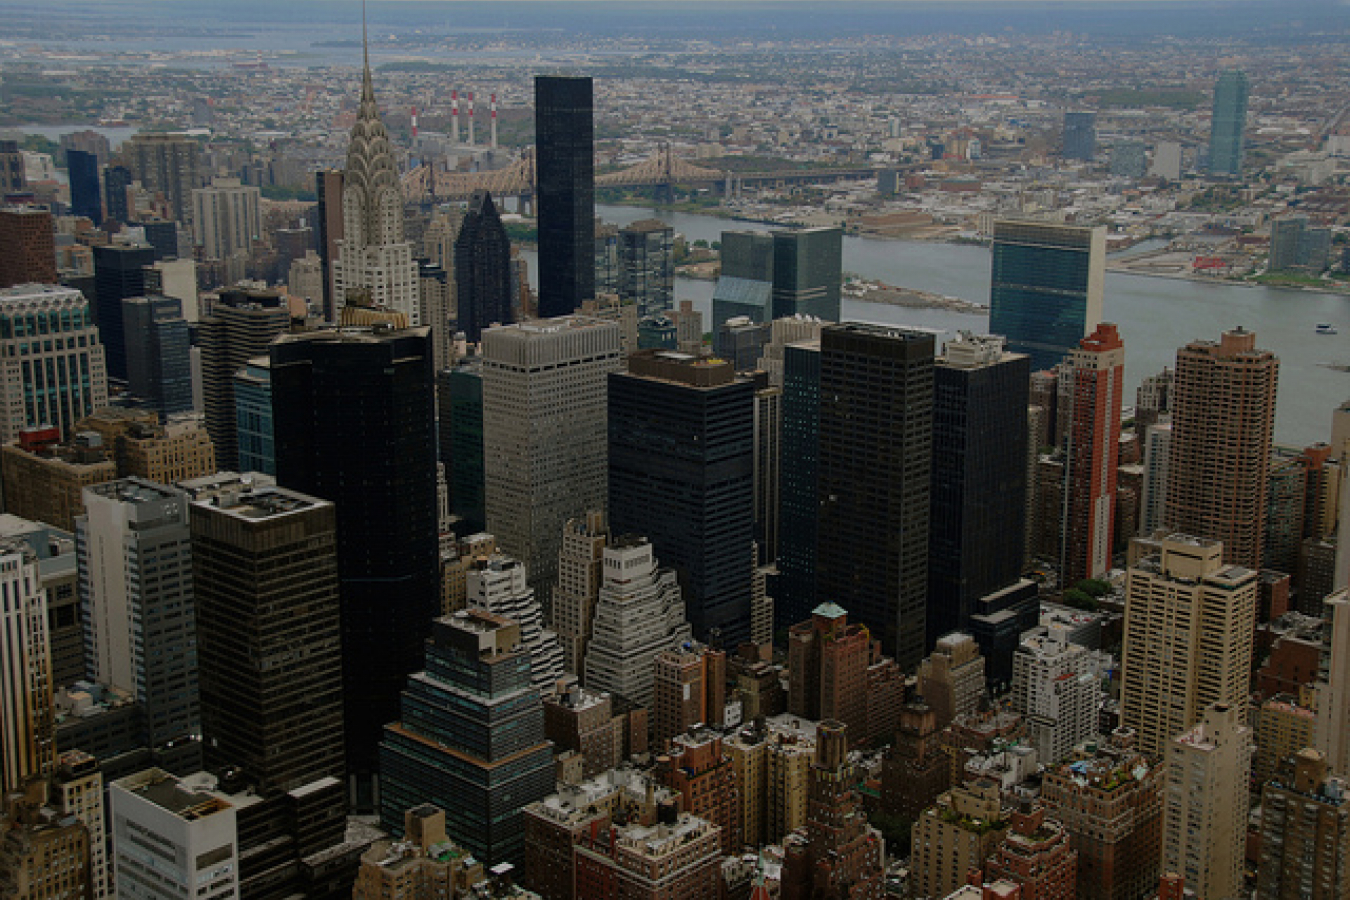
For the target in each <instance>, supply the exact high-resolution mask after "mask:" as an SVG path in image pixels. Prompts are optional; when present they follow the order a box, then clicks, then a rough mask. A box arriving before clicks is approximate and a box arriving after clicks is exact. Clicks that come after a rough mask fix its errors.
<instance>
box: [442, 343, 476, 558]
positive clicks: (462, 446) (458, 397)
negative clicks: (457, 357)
mask: <svg viewBox="0 0 1350 900" xmlns="http://www.w3.org/2000/svg"><path fill="white" fill-rule="evenodd" d="M436 378H437V381H438V385H437V387H438V390H437V395H436V402H437V404H439V411H440V422H439V423H438V427H439V440H440V445H441V462H442V463H443V464H444V465H445V480H446V482H447V483H448V486H449V489H450V514H451V515H453V516H457V517H459V520H460V524H458V525H457V526H456V527H455V532H456V533H457V534H460V535H465V534H475V533H477V532H480V531H483V530H484V529H486V528H487V513H486V510H485V507H484V499H483V492H484V490H485V487H484V474H483V365H482V362H481V361H480V360H479V359H477V358H473V357H470V358H469V359H468V360H461V361H460V362H459V364H458V365H456V366H455V367H454V368H453V369H445V370H443V371H441V372H440V373H438V374H437V376H436Z"/></svg>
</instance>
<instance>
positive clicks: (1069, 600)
mask: <svg viewBox="0 0 1350 900" xmlns="http://www.w3.org/2000/svg"><path fill="white" fill-rule="evenodd" d="M1064 605H1065V606H1072V607H1073V608H1074V609H1081V610H1086V611H1087V612H1096V611H1097V601H1096V600H1094V599H1092V595H1091V594H1088V593H1087V592H1085V591H1080V590H1079V589H1078V588H1069V589H1068V590H1067V591H1065V592H1064Z"/></svg>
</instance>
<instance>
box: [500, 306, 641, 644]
mask: <svg viewBox="0 0 1350 900" xmlns="http://www.w3.org/2000/svg"><path fill="white" fill-rule="evenodd" d="M481 355H482V358H483V478H484V506H485V507H486V513H487V530H488V531H490V532H491V533H492V534H495V535H496V536H497V543H498V545H499V546H500V547H501V548H502V550H503V551H504V552H506V553H509V554H511V555H512V556H514V557H516V558H517V559H519V560H520V561H522V562H523V563H525V567H526V570H527V571H528V572H529V576H530V584H531V585H532V586H533V587H534V588H535V590H536V591H537V592H538V595H539V597H541V598H547V599H549V600H551V599H552V585H553V583H554V581H555V580H556V573H557V568H558V551H559V549H561V546H562V534H563V525H565V524H566V523H567V520H568V519H571V518H575V517H577V516H583V515H585V514H586V513H587V512H588V511H590V510H601V511H604V510H605V509H606V506H607V501H608V495H609V490H608V481H607V478H608V472H609V451H608V439H609V431H608V411H609V402H608V393H607V391H608V381H607V379H608V378H609V373H610V372H614V371H617V370H618V369H619V367H620V366H621V365H622V362H621V359H620V349H619V325H618V323H616V322H607V321H605V320H603V319H593V318H588V317H585V316H560V317H558V318H556V319H542V320H537V321H532V322H526V323H523V324H519V325H507V326H503V327H500V328H489V329H487V330H486V331H484V332H483V344H482V353H481ZM550 621H551V619H550Z"/></svg>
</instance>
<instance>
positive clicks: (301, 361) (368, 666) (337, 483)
mask: <svg viewBox="0 0 1350 900" xmlns="http://www.w3.org/2000/svg"><path fill="white" fill-rule="evenodd" d="M427 337H428V335H427V329H426V328H409V329H404V330H383V329H357V328H346V329H342V330H341V331H327V332H324V331H320V332H310V333H307V334H302V335H295V336H291V337H287V338H284V339H282V340H280V341H278V342H276V343H275V344H273V345H272V348H271V360H272V403H273V410H274V413H275V430H276V454H277V481H278V483H280V484H281V485H282V486H283V487H287V488H290V489H292V490H295V491H299V492H301V493H304V494H307V495H309V496H312V497H318V498H321V499H323V500H327V501H329V502H331V503H334V504H336V506H337V510H338V513H337V515H338V523H337V557H338V578H339V581H340V597H341V607H342V615H341V622H342V658H343V687H342V693H343V701H344V704H345V706H344V719H345V722H346V745H347V769H348V775H349V778H351V779H354V787H355V789H356V791H357V797H358V803H359V804H360V805H365V804H368V803H370V802H372V801H371V798H370V797H369V796H368V795H367V794H366V790H367V789H368V788H369V787H370V786H371V777H372V775H373V773H374V771H375V761H376V760H375V757H376V747H377V745H378V742H379V737H380V729H381V728H382V727H383V726H384V724H385V723H386V722H390V721H393V720H394V719H395V718H396V717H397V711H398V695H399V691H400V690H401V689H402V688H403V686H404V682H405V681H406V679H407V677H408V676H409V675H410V674H412V673H413V672H415V671H417V670H419V669H420V668H421V667H422V652H423V640H424V638H425V637H426V635H427V634H429V632H430V628H431V621H432V618H433V617H434V616H436V615H437V614H438V613H439V611H440V605H441V599H440V593H441V591H440V553H439V546H438V540H437V510H436V443H435V421H434V416H433V399H432V394H433V385H432V373H431V356H430V348H429V344H428V340H427ZM376 436H378V437H379V438H380V440H379V441H378V442H373V441H372V439H373V438H375V437H376ZM399 815H400V820H401V815H402V812H401V811H400V814H399Z"/></svg>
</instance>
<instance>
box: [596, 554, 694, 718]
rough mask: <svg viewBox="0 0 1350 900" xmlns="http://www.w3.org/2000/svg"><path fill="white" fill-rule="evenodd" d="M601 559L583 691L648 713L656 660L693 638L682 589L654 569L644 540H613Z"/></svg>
mask: <svg viewBox="0 0 1350 900" xmlns="http://www.w3.org/2000/svg"><path fill="white" fill-rule="evenodd" d="M601 555H602V562H603V567H604V581H603V583H602V584H601V585H600V587H599V591H598V594H597V596H596V601H595V614H594V621H593V628H592V629H591V639H590V642H589V644H588V646H587V647H586V655H585V676H586V678H585V680H586V685H587V687H589V688H590V689H591V690H593V691H602V692H608V693H611V694H618V695H620V696H622V697H624V698H626V699H628V700H631V701H633V702H634V703H637V704H640V705H642V706H645V707H648V708H651V706H652V700H653V691H654V684H653V679H654V678H655V675H654V671H653V664H654V660H655V659H656V656H657V654H659V653H661V652H662V651H664V650H675V649H676V648H677V647H679V646H680V645H681V644H683V643H684V642H685V641H688V640H689V638H690V636H691V634H690V631H689V624H688V623H687V622H686V621H685V619H684V598H683V597H681V596H680V585H679V583H678V582H677V581H676V579H675V572H674V571H673V570H671V569H661V568H657V559H656V557H655V556H654V555H653V554H652V545H651V542H650V541H648V540H646V539H645V538H637V537H631V536H629V537H620V538H616V539H615V541H614V544H613V545H612V546H609V547H604V548H603V549H602V550H601ZM578 668H579V669H580V668H581V666H578Z"/></svg>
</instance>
